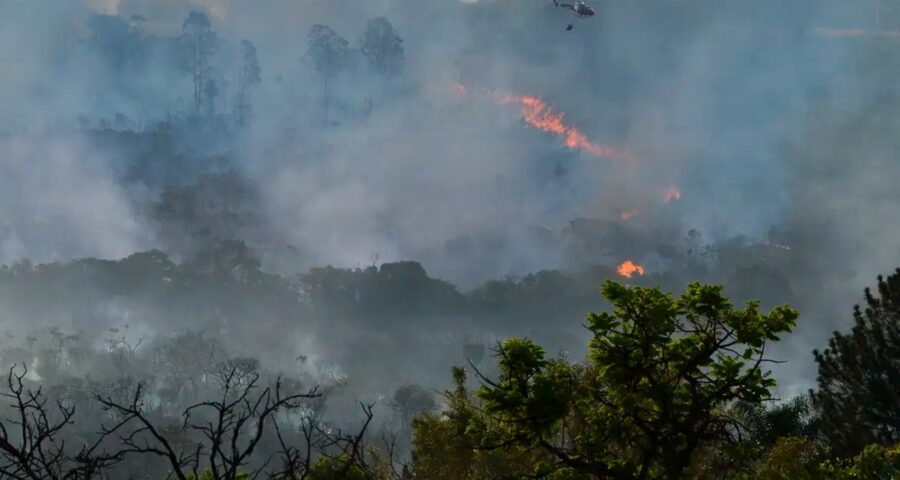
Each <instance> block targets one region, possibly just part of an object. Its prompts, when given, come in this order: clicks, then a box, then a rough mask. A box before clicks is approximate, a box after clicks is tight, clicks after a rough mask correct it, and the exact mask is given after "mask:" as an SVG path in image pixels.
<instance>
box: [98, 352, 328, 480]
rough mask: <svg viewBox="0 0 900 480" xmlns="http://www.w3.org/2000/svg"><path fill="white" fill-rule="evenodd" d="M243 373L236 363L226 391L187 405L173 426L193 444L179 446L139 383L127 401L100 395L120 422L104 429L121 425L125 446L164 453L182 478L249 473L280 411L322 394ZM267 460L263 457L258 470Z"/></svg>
mask: <svg viewBox="0 0 900 480" xmlns="http://www.w3.org/2000/svg"><path fill="white" fill-rule="evenodd" d="M241 373H242V372H241V370H240V369H239V368H238V367H237V366H232V367H231V368H230V369H228V370H227V371H226V372H223V373H222V376H221V381H222V394H221V397H220V398H219V399H218V400H213V401H204V402H199V403H196V404H194V405H192V406H190V407H188V408H186V409H185V410H184V413H183V414H182V417H183V418H184V421H183V423H182V426H181V428H180V432H178V430H179V429H178V428H177V427H176V428H174V430H175V431H176V432H178V433H182V434H184V435H185V436H190V435H196V436H197V437H198V438H199V440H198V441H195V442H186V443H193V445H191V446H190V447H186V448H179V446H178V442H175V441H173V438H172V437H173V435H172V430H173V428H172V427H170V426H166V425H159V424H156V423H155V422H154V421H153V420H152V418H151V417H150V416H149V415H148V414H147V407H146V403H147V399H146V395H145V393H144V391H143V390H142V388H141V387H138V388H137V389H136V390H135V392H134V395H133V397H132V398H131V400H130V401H129V402H121V401H119V400H117V399H115V398H112V397H111V396H108V395H107V396H101V395H97V397H96V398H97V400H98V401H99V402H100V403H101V404H102V405H103V407H104V409H105V410H106V411H108V412H110V413H111V414H113V415H114V416H115V417H116V418H119V419H120V420H119V422H118V424H117V425H116V427H114V428H107V427H104V429H103V432H104V433H105V434H106V435H112V434H113V433H114V432H116V431H122V433H121V434H119V441H120V442H121V444H122V446H123V452H127V453H136V454H142V455H154V456H158V457H161V458H163V459H165V460H166V461H167V462H168V463H169V467H170V468H171V472H172V475H173V476H174V478H177V479H178V480H188V479H190V478H203V477H202V475H204V474H205V475H207V476H209V477H211V479H212V480H239V479H242V478H246V477H245V475H246V472H244V471H243V469H244V468H246V467H247V465H248V464H250V462H251V460H252V458H253V457H252V455H253V453H254V451H255V450H256V447H257V446H258V445H259V443H260V440H262V438H263V434H264V433H265V432H266V430H267V427H270V426H271V425H272V424H274V425H276V427H274V428H277V415H278V413H279V411H284V410H288V409H293V408H298V407H299V406H301V405H302V403H303V402H304V401H306V400H309V399H314V398H316V397H318V396H319V394H318V392H317V390H316V389H312V390H310V391H308V392H307V393H291V394H285V393H284V392H283V391H282V382H281V380H280V379H279V380H278V381H277V382H276V384H275V385H274V386H269V387H266V388H264V389H260V388H259V374H257V373H249V374H246V375H243V374H241ZM125 427H131V428H130V429H126V428H125ZM268 463H269V462H268V461H266V462H263V463H262V465H261V466H259V467H258V471H262V470H263V469H265V468H266V467H267V465H268ZM207 472H208V473H207Z"/></svg>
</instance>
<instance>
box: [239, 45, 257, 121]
mask: <svg viewBox="0 0 900 480" xmlns="http://www.w3.org/2000/svg"><path fill="white" fill-rule="evenodd" d="M261 75H262V70H261V69H260V67H259V59H257V57H256V45H254V44H253V42H251V41H250V40H241V67H240V69H239V70H238V92H237V101H236V102H235V103H236V104H237V117H238V123H239V124H241V125H246V124H247V121H248V119H249V116H250V92H251V91H252V90H253V89H254V88H255V87H256V86H258V85H259V84H260V82H262V76H261Z"/></svg>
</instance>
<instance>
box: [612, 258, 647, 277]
mask: <svg viewBox="0 0 900 480" xmlns="http://www.w3.org/2000/svg"><path fill="white" fill-rule="evenodd" d="M616 272H618V274H619V275H621V276H623V277H625V278H631V277H632V276H633V275H634V274H635V273H637V274H638V275H639V276H643V275H644V267H642V266H641V265H638V264H636V263H634V262H632V261H631V260H626V261H624V262H622V264H621V265H619V268H617V269H616Z"/></svg>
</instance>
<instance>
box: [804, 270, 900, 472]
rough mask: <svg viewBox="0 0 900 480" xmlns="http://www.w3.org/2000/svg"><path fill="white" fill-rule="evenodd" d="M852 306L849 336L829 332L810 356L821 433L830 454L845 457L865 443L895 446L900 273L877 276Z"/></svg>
mask: <svg viewBox="0 0 900 480" xmlns="http://www.w3.org/2000/svg"><path fill="white" fill-rule="evenodd" d="M865 300H866V308H865V310H863V309H861V308H860V306H859V305H857V306H855V307H854V310H853V320H854V326H853V329H852V330H851V332H850V334H849V335H844V334H842V333H840V332H834V335H833V336H832V337H831V340H830V341H829V342H828V348H826V349H825V350H824V351H822V352H819V351H814V352H813V354H814V355H815V359H816V363H817V364H818V367H819V376H818V389H817V390H816V391H813V392H811V396H812V400H813V405H814V406H815V408H816V409H817V410H818V411H819V413H820V415H821V418H822V429H823V433H824V434H825V436H826V437H827V438H828V439H829V441H830V443H831V445H832V447H833V448H834V449H835V451H836V452H837V453H839V454H841V455H845V456H850V455H855V454H857V453H858V452H860V451H861V450H862V449H863V447H865V446H866V445H868V444H870V443H881V444H884V445H893V444H895V443H897V442H900V269H898V270H897V271H896V272H895V273H894V274H893V275H891V276H889V277H888V278H887V279H885V278H883V277H881V276H879V277H878V294H877V296H876V295H874V294H873V292H872V291H871V290H870V289H868V288H867V289H866V290H865Z"/></svg>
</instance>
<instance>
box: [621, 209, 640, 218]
mask: <svg viewBox="0 0 900 480" xmlns="http://www.w3.org/2000/svg"><path fill="white" fill-rule="evenodd" d="M636 216H637V210H629V211H627V212H622V214H621V215H619V218H621V219H622V220H631V219H632V218H634V217H636Z"/></svg>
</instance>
